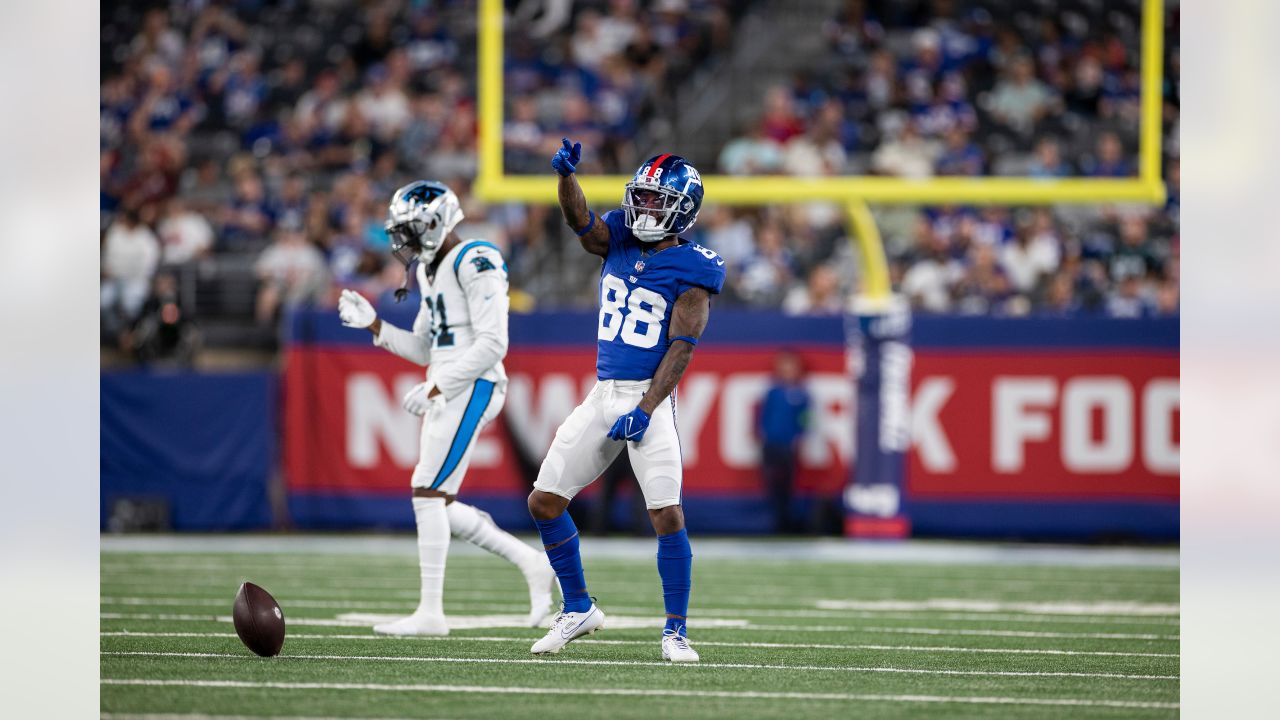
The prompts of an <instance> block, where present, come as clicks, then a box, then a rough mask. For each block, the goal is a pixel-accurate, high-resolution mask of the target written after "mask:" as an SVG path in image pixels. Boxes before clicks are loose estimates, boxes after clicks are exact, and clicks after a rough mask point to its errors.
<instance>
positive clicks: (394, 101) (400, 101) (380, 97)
mask: <svg viewBox="0 0 1280 720" xmlns="http://www.w3.org/2000/svg"><path fill="white" fill-rule="evenodd" d="M365 81H366V86H365V89H364V90H361V91H360V93H359V94H358V95H356V99H355V108H356V110H358V111H359V112H360V113H361V114H362V115H364V118H365V120H367V121H368V122H369V128H370V130H372V132H373V134H374V135H375V136H377V138H378V139H379V140H380V141H382V142H383V143H388V144H389V143H391V142H393V141H394V139H395V136H396V135H397V134H399V132H400V131H401V130H403V129H404V127H405V125H408V124H409V118H410V117H411V115H412V113H411V111H410V108H409V98H408V96H406V95H405V94H404V91H403V90H401V89H400V88H399V87H397V86H396V84H395V83H394V82H393V81H392V79H391V76H390V74H389V73H388V72H387V67H386V65H374V66H373V67H371V68H369V70H368V72H366V73H365Z"/></svg>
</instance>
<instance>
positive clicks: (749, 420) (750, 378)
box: [689, 373, 818, 468]
mask: <svg viewBox="0 0 1280 720" xmlns="http://www.w3.org/2000/svg"><path fill="white" fill-rule="evenodd" d="M768 388H769V376H768V374H766V373H735V374H733V375H730V376H729V377H728V378H727V379H726V380H725V381H724V387H723V389H722V390H721V392H720V458H721V459H722V460H724V464H725V465H726V466H728V467H731V468H754V467H756V466H757V465H758V464H759V462H760V440H759V439H758V437H757V435H756V406H757V405H758V404H759V403H760V398H761V397H762V396H763V395H764V393H765V391H766V390H768ZM810 389H811V390H812V387H811V388H810ZM817 423H818V421H817V418H814V426H815V427H816V426H817ZM697 441H698V439H697V438H696V437H693V438H690V439H689V442H697Z"/></svg>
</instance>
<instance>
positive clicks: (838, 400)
mask: <svg viewBox="0 0 1280 720" xmlns="http://www.w3.org/2000/svg"><path fill="white" fill-rule="evenodd" d="M805 387H807V388H808V389H809V429H808V432H806V433H805V436H804V441H803V442H802V443H801V444H800V459H801V461H802V462H803V463H804V464H805V465H808V466H810V467H824V468H825V467H831V466H832V465H833V464H834V463H835V462H836V461H837V460H838V461H840V462H844V463H846V466H847V465H848V464H851V463H852V462H853V455H854V452H855V449H854V442H853V439H854V436H855V434H856V432H857V430H856V422H857V421H856V419H855V418H856V415H857V413H855V412H854V401H853V394H854V387H853V380H851V379H850V378H849V377H848V376H846V375H844V374H842V373H814V374H812V375H810V376H809V380H808V382H807V383H806V384H805ZM833 450H834V451H835V452H834V453H833V452H832V451H833Z"/></svg>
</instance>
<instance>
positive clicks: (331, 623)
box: [98, 612, 1180, 641]
mask: <svg viewBox="0 0 1280 720" xmlns="http://www.w3.org/2000/svg"><path fill="white" fill-rule="evenodd" d="M98 617H99V619H101V620H137V621H146V622H150V621H161V622H223V623H229V622H231V616H229V615H186V614H155V613H110V612H107V613H99V614H98ZM516 617H517V616H514V615H512V616H503V617H502V620H503V621H508V620H510V619H512V618H516ZM614 617H617V616H614ZM645 619H649V618H645ZM706 620H707V618H703V619H702V622H706ZM288 623H289V624H290V625H314V626H318V627H369V623H368V622H367V621H364V620H360V621H356V620H340V619H338V618H332V619H329V618H291V619H289V620H288ZM654 623H655V626H656V625H657V624H660V623H658V621H656V620H655V621H654ZM519 626H523V624H522V623H521V624H520V625H512V626H500V625H495V626H494V627H519ZM723 627H724V628H732V629H734V630H746V631H759V632H862V633H905V634H909V635H968V636H976V637H1027V638H1075V639H1089V640H1170V641H1176V640H1179V639H1180V637H1179V636H1178V635H1158V634H1154V633H1069V632H1032V631H1023V630H964V629H955V628H922V627H868V626H862V625H755V624H752V623H747V622H745V621H743V623H742V624H726V625H724V626H723ZM718 629H722V628H721V627H717V626H715V625H699V626H698V630H699V631H702V630H718Z"/></svg>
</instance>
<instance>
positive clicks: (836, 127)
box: [782, 102, 848, 177]
mask: <svg viewBox="0 0 1280 720" xmlns="http://www.w3.org/2000/svg"><path fill="white" fill-rule="evenodd" d="M843 122H844V110H843V109H842V108H841V107H840V104H839V103H835V102H831V103H827V104H825V105H823V107H822V109H821V110H820V111H819V113H818V116H817V117H815V118H814V120H813V123H812V124H811V126H810V128H809V131H808V132H806V133H804V134H802V135H797V136H795V137H793V138H791V140H789V141H788V142H787V144H786V148H785V150H784V152H783V159H782V166H783V169H785V170H786V172H787V174H788V175H796V176H798V177H829V176H833V175H842V174H844V169H845V163H846V162H847V160H848V155H847V154H846V153H845V149H844V143H842V142H841V139H840V131H841V127H842V125H843Z"/></svg>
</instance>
